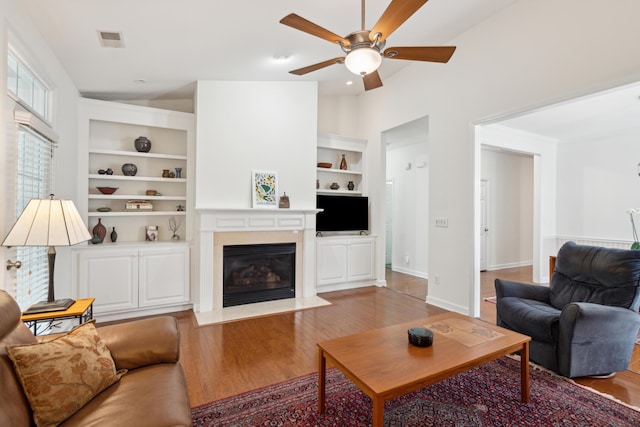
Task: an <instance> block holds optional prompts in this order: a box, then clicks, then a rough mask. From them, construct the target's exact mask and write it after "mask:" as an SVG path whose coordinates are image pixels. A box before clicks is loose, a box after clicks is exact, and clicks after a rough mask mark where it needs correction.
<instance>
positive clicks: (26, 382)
mask: <svg viewBox="0 0 640 427" xmlns="http://www.w3.org/2000/svg"><path fill="white" fill-rule="evenodd" d="M93 323H94V322H93V321H91V322H88V323H85V324H83V325H81V326H78V327H77V328H75V329H73V330H72V331H70V332H69V333H67V334H65V335H63V336H60V337H58V338H55V339H53V340H51V341H46V342H41V343H36V344H28V345H18V346H9V347H7V353H8V355H9V357H10V358H11V360H12V361H13V365H14V368H15V371H16V373H17V375H18V378H19V379H20V383H21V384H22V388H23V390H24V392H25V394H26V396H27V398H28V399H29V404H30V405H31V409H33V417H34V420H35V422H36V425H38V427H44V426H57V425H58V424H60V423H61V422H62V421H64V420H66V419H67V418H69V417H70V416H71V415H73V414H74V413H75V412H76V411H78V410H79V409H80V408H82V407H83V406H84V405H85V404H86V403H87V402H89V401H90V400H91V399H92V398H93V397H94V396H95V395H97V394H98V393H100V392H101V391H102V390H104V389H105V388H107V387H109V386H110V385H111V384H113V383H115V382H116V381H118V380H119V379H120V377H122V375H124V374H125V373H126V370H121V371H116V366H115V363H114V361H113V358H112V357H111V353H110V352H109V349H108V348H107V346H106V345H105V344H104V342H103V341H102V340H101V339H100V337H99V336H98V333H97V331H96V328H95V325H94V324H93Z"/></svg>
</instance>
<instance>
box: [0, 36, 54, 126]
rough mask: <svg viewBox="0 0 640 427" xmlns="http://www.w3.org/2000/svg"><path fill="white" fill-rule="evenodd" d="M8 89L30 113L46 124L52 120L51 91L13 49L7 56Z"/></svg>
mask: <svg viewBox="0 0 640 427" xmlns="http://www.w3.org/2000/svg"><path fill="white" fill-rule="evenodd" d="M7 89H8V90H9V94H11V95H13V96H14V97H15V98H16V99H17V100H18V102H20V104H22V105H23V106H24V107H26V108H27V109H28V110H29V111H31V112H32V113H35V114H37V115H38V116H39V117H40V118H41V119H43V120H44V121H46V122H48V121H49V120H50V118H51V114H50V111H49V108H48V105H49V93H50V91H49V89H48V88H47V87H46V85H45V84H44V82H43V81H42V80H41V79H40V78H38V77H37V76H36V74H35V73H34V72H33V71H31V69H30V68H29V67H28V66H27V65H26V64H25V63H24V62H23V61H21V60H20V59H19V56H18V55H17V54H16V53H15V51H14V50H13V49H11V47H10V48H9V52H8V55H7Z"/></svg>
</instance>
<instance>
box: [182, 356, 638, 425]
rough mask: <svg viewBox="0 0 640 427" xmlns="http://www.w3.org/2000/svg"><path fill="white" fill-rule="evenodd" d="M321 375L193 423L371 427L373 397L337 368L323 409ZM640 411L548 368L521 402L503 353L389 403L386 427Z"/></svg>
mask: <svg viewBox="0 0 640 427" xmlns="http://www.w3.org/2000/svg"><path fill="white" fill-rule="evenodd" d="M317 393H318V391H317V374H309V375H305V376H302V377H299V378H295V379H293V380H290V381H286V382H283V383H280V384H276V385H272V386H269V387H265V388H262V389H258V390H253V391H250V392H247V393H244V394H240V395H238V396H234V397H230V398H227V399H222V400H218V401H215V402H212V403H209V404H206V405H202V406H199V407H197V408H193V409H192V415H193V426H194V427H205V426H207V427H209V426H225V427H228V426H305V427H306V426H368V425H370V423H371V400H370V399H369V398H368V397H367V396H366V395H365V394H364V393H362V392H361V391H360V390H359V389H358V387H357V386H355V385H354V384H353V383H352V382H351V381H350V380H348V379H347V378H346V377H344V376H343V375H342V373H340V372H339V371H338V370H337V369H330V370H329V371H328V372H327V388H326V393H327V394H326V396H327V402H326V404H327V412H326V413H325V414H322V415H320V414H318V413H317V407H318V398H317V397H318V396H317ZM639 422H640V409H637V408H632V407H629V406H626V405H624V404H621V403H618V402H616V401H614V400H611V399H608V398H607V397H605V396H603V395H600V394H597V393H594V392H592V391H589V390H588V389H585V388H583V387H581V386H579V385H577V384H575V383H573V382H571V381H568V380H565V379H563V378H561V377H558V376H557V375H555V374H552V373H550V372H548V371H546V370H542V369H531V402H530V403H528V404H524V403H522V402H521V401H520V362H519V361H518V360H514V359H512V358H509V357H503V358H501V359H498V360H496V361H493V362H489V363H487V364H485V365H482V366H480V367H477V368H474V369H472V370H470V371H467V372H464V373H462V374H459V375H456V376H454V377H451V378H449V379H446V380H443V381H441V382H439V383H436V384H433V385H431V386H429V387H426V388H424V389H422V390H419V391H416V392H413V393H410V394H407V395H405V396H402V397H399V398H397V399H394V400H392V401H389V402H387V403H386V404H385V425H386V426H465V427H466V426H563V427H570V426H580V427H582V426H587V425H588V426H592V427H595V426H618V427H622V426H638V425H639Z"/></svg>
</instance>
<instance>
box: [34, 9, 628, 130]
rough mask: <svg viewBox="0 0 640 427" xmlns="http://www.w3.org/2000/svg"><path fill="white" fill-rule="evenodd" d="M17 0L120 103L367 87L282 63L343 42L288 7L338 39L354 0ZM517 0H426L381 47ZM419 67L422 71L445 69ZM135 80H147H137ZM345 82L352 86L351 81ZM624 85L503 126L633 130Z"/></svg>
mask: <svg viewBox="0 0 640 427" xmlns="http://www.w3.org/2000/svg"><path fill="white" fill-rule="evenodd" d="M23 1H25V2H26V4H27V7H28V9H29V11H30V14H31V16H32V19H33V21H34V22H35V24H36V26H37V27H38V28H39V30H40V32H41V33H42V35H43V36H44V38H45V39H46V40H47V42H48V43H49V45H50V46H51V48H52V49H53V51H54V53H55V54H56V56H57V57H58V58H59V59H60V61H61V62H62V64H63V65H64V67H65V68H66V70H67V72H68V74H69V75H70V77H71V79H72V80H73V82H74V83H75V85H76V87H77V88H78V89H79V91H80V93H81V94H82V95H83V96H86V97H92V98H99V99H106V100H121V101H126V100H142V99H146V100H151V99H184V98H187V99H188V98H192V97H193V92H194V88H195V82H196V81H197V80H244V81H253V80H256V81H308V80H317V81H318V82H319V93H320V94H321V95H357V94H360V93H362V92H363V91H364V89H363V85H362V82H361V81H360V77H358V76H355V75H353V74H351V73H350V72H349V71H347V69H346V68H345V67H344V66H343V65H333V66H331V67H328V68H325V69H323V70H320V71H316V72H312V73H309V74H307V75H305V76H295V75H292V74H289V73H288V71H289V70H293V69H297V68H300V67H303V66H306V65H311V64H315V63H318V62H321V61H323V60H326V59H330V58H334V57H336V56H342V51H341V50H340V49H339V47H338V46H336V45H334V44H331V43H328V42H326V41H324V40H322V39H319V38H316V37H313V36H311V35H308V34H306V33H303V32H300V31H297V30H295V29H293V28H290V27H287V26H284V25H282V24H280V23H279V20H280V19H282V18H283V17H284V16H286V15H287V14H289V13H296V14H298V15H300V16H302V17H304V18H306V19H308V20H310V21H312V22H314V23H316V24H318V25H320V26H322V27H324V28H326V29H328V30H330V31H332V32H335V33H336V34H339V35H343V36H346V35H347V34H349V33H351V32H353V31H356V30H359V29H360V6H361V0H234V1H223V0H108V1H94V0H55V1H52V0H23ZM398 1H399V0H398ZM516 1H517V0H474V1H469V0H430V1H429V2H427V3H426V4H425V5H424V6H423V7H422V8H421V9H420V10H418V11H417V12H416V13H415V14H414V15H413V16H412V17H410V18H409V20H407V21H406V22H405V23H404V24H403V25H402V26H401V27H400V28H399V29H398V30H396V32H394V33H393V34H392V35H391V37H390V38H389V40H388V42H387V46H388V47H391V46H437V45H447V44H448V43H447V42H448V41H449V40H451V39H453V38H455V37H456V36H457V35H458V34H461V33H463V32H464V31H466V30H467V29H469V28H471V27H473V26H474V25H476V24H478V23H479V22H481V21H483V20H485V19H487V18H488V17H490V16H491V15H493V14H495V13H498V12H499V11H501V10H502V9H504V8H506V7H508V6H510V5H511V4H512V3H514V2H516ZM389 2H390V0H366V17H365V23H366V26H367V28H371V27H372V26H373V24H374V23H375V22H376V21H377V20H378V18H379V17H380V15H381V14H382V13H383V11H384V10H385V8H386V7H387V5H388V4H389ZM98 31H114V32H121V33H122V36H123V39H124V48H122V49H116V48H108V47H102V46H101V45H100V41H99V38H98ZM459 52H460V51H458V52H456V53H454V55H453V57H452V59H451V61H455V60H456V55H459V54H460V53H459ZM280 55H285V56H288V57H289V58H288V59H287V60H286V61H285V62H282V63H276V62H275V61H274V60H273V57H274V56H280ZM410 63H412V62H409V61H401V60H396V61H393V60H389V59H385V60H384V62H383V64H382V66H381V68H380V70H379V72H380V75H381V77H382V80H383V82H384V80H385V79H386V78H388V77H390V76H391V75H392V74H394V73H395V72H397V71H398V70H400V69H401V68H403V67H405V66H406V65H408V64H410ZM415 64H416V66H419V67H425V69H426V68H427V67H446V66H447V64H433V63H421V62H418V63H415ZM139 79H142V80H144V81H145V82H146V83H143V84H140V83H136V82H135V81H136V80H139ZM350 80H352V81H353V84H352V85H351V86H348V85H347V84H346V82H347V81H350ZM622 89H623V90H614V91H608V92H606V93H604V94H598V95H597V96H590V97H585V98H584V99H580V100H578V101H576V102H567V103H563V104H561V105H557V106H553V107H548V108H541V109H540V110H539V111H535V112H533V113H531V114H526V115H521V116H520V117H516V118H513V119H510V120H506V121H503V122H501V123H500V124H501V125H504V126H507V127H512V128H516V129H520V130H524V131H527V132H532V133H536V134H538V135H542V136H546V137H549V138H553V139H557V140H560V141H567V140H575V139H579V138H585V137H594V136H597V135H599V134H603V133H607V132H620V131H625V130H628V129H629V128H638V126H640V120H638V119H639V118H640V101H639V100H638V96H640V85H632V86H627V87H625V88H622ZM375 90H384V89H375ZM416 125H419V122H418V123H416ZM423 128H424V126H422V125H419V126H418V131H420V132H421V133H422V132H424V129H423ZM400 131H402V133H400ZM410 131H411V129H409V128H403V129H397V130H396V132H390V133H389V135H388V138H389V139H390V140H391V139H394V140H396V139H398V138H400V136H401V135H404V137H407V133H411V132H410ZM396 134H397V135H396ZM423 135H424V134H423ZM418 138H422V139H424V136H418ZM400 139H402V138H400Z"/></svg>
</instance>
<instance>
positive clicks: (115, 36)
mask: <svg viewBox="0 0 640 427" xmlns="http://www.w3.org/2000/svg"><path fill="white" fill-rule="evenodd" d="M98 37H99V38H100V44H101V45H102V46H103V47H124V41H123V40H122V33H117V32H115V31H98Z"/></svg>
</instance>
